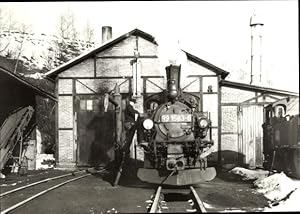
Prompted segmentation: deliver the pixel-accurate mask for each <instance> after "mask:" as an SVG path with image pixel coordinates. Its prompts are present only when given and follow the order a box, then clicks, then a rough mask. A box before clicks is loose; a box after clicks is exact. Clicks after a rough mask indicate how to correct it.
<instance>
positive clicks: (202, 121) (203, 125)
mask: <svg viewBox="0 0 300 214" xmlns="http://www.w3.org/2000/svg"><path fill="white" fill-rule="evenodd" d="M199 126H200V128H202V129H204V128H206V127H207V126H208V121H207V120H206V119H205V118H201V119H200V120H199Z"/></svg>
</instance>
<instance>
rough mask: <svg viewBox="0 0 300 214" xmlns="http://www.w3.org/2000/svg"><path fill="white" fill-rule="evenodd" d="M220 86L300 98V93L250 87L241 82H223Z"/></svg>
mask: <svg viewBox="0 0 300 214" xmlns="http://www.w3.org/2000/svg"><path fill="white" fill-rule="evenodd" d="M220 85H221V86H227V87H231V88H236V89H241V90H248V91H254V92H260V93H268V94H273V95H280V96H299V93H297V92H291V91H284V90H280V89H275V88H268V87H262V86H256V85H250V84H245V83H239V82H232V81H228V80H221V81H220Z"/></svg>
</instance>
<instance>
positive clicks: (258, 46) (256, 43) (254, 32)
mask: <svg viewBox="0 0 300 214" xmlns="http://www.w3.org/2000/svg"><path fill="white" fill-rule="evenodd" d="M263 25H264V24H263V23H262V22H261V20H260V19H259V18H258V16H257V15H256V14H255V12H254V14H253V16H252V17H251V18H250V27H251V79H250V84H254V85H261V84H262V83H263V81H262V79H263V78H262V76H263V75H262V28H263Z"/></svg>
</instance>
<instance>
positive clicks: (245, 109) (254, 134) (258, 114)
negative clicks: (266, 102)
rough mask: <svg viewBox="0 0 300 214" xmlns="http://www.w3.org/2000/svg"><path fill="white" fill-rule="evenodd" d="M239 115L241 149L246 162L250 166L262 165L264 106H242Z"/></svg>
mask: <svg viewBox="0 0 300 214" xmlns="http://www.w3.org/2000/svg"><path fill="white" fill-rule="evenodd" d="M241 108H242V109H241V110H242V112H241V113H240V114H239V115H238V116H239V121H240V122H239V123H238V126H239V127H238V129H239V133H240V134H239V151H242V152H243V154H244V155H245V160H244V163H245V164H249V167H257V166H262V163H263V156H262V151H263V141H262V124H263V106H262V105H250V106H241Z"/></svg>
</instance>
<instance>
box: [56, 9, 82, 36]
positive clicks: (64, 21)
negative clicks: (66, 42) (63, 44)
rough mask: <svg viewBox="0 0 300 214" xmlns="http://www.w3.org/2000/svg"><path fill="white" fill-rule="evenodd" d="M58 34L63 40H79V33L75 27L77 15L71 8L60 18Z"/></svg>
mask: <svg viewBox="0 0 300 214" xmlns="http://www.w3.org/2000/svg"><path fill="white" fill-rule="evenodd" d="M58 34H59V36H60V38H61V39H71V40H76V39H77V38H78V36H77V35H78V32H77V30H76V27H75V15H74V13H73V12H72V11H71V10H70V8H68V10H67V11H66V12H65V13H63V14H61V15H60V17H59V23H58Z"/></svg>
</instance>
